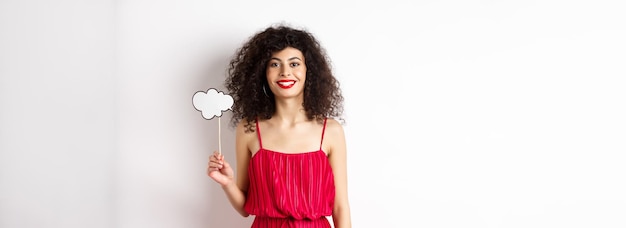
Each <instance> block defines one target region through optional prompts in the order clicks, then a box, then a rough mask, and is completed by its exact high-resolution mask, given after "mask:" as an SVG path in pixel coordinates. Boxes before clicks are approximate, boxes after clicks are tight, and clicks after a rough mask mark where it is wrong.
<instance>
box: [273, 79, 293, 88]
mask: <svg viewBox="0 0 626 228" xmlns="http://www.w3.org/2000/svg"><path fill="white" fill-rule="evenodd" d="M277 84H278V86H279V87H280V88H283V89H289V88H291V87H293V85H295V84H296V81H295V80H280V81H278V82H277Z"/></svg>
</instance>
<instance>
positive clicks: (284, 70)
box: [280, 67, 291, 77]
mask: <svg viewBox="0 0 626 228" xmlns="http://www.w3.org/2000/svg"><path fill="white" fill-rule="evenodd" d="M289 75H291V71H290V70H289V67H283V68H282V69H281V71H280V76H283V77H286V76H289Z"/></svg>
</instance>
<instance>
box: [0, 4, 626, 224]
mask: <svg viewBox="0 0 626 228" xmlns="http://www.w3.org/2000/svg"><path fill="white" fill-rule="evenodd" d="M625 11H626V6H625V4H624V3H621V1H617V0H616V1H602V0H601V1H564V0H561V1H556V0H548V1H487V0H485V1H459V0H456V1H377V2H374V1H372V2H369V3H368V2H363V1H353V2H347V1H345V2H337V1H303V2H300V1H285V2H283V1H274V2H272V1H269V2H268V1H189V0H183V1H180V0H179V1H173V0H169V1H168V0H160V1H140V0H126V1H111V0H108V1H107V0H91V1H78V0H73V1H72V0H66V1H55V2H50V1H42V0H39V1H36V0H31V1H17V0H2V1H0V227H2V228H30V227H63V228H68V227H72V228H73V227H77V228H78V227H80V228H82V227H103V228H104V227H106V228H108V227H119V228H135V227H155V228H156V227H163V228H180V227H185V228H192V227H247V226H249V224H250V223H251V221H252V218H251V217H250V218H241V217H240V216H239V215H238V214H237V213H236V212H235V211H234V210H233V209H232V208H231V207H230V205H229V204H228V201H227V200H226V198H225V197H224V194H223V192H222V191H221V189H220V188H219V186H217V184H215V183H213V182H212V181H211V180H210V179H209V178H208V177H206V174H205V168H206V161H207V157H208V156H209V154H210V153H211V152H212V151H213V150H216V149H217V147H218V140H217V139H218V131H217V129H218V122H219V123H221V129H222V148H223V150H224V153H225V155H226V157H227V159H230V160H231V161H232V162H234V153H233V148H234V145H233V144H234V134H233V129H232V128H230V126H229V125H228V120H229V118H230V115H229V113H226V114H225V116H224V117H222V118H221V119H213V120H210V121H209V120H204V119H203V118H202V117H201V115H200V112H197V111H196V110H195V109H194V108H193V106H192V103H191V98H192V96H193V94H194V93H195V92H196V91H200V90H207V89H208V88H217V89H219V90H223V89H224V88H223V80H224V76H225V70H226V67H227V63H228V60H229V58H230V57H231V55H232V54H233V53H234V51H235V49H236V48H238V47H239V46H240V45H241V43H242V42H243V41H245V40H246V39H247V38H248V37H249V36H251V35H252V34H254V33H256V32H258V31H260V30H261V29H263V28H265V27H266V26H268V25H270V24H273V23H276V22H281V21H285V22H288V23H289V24H291V25H295V26H300V27H305V28H307V29H308V30H309V31H311V32H313V33H314V34H315V35H316V36H317V37H318V38H319V40H320V42H321V43H322V45H323V46H324V47H325V48H326V49H327V51H328V54H329V56H330V57H331V59H332V60H333V67H334V70H335V73H336V75H337V77H338V78H339V80H340V82H341V86H342V89H343V92H344V96H345V99H346V100H345V118H346V125H345V126H344V127H345V132H346V137H347V143H348V153H349V157H348V159H349V161H348V166H349V167H348V171H349V195H350V203H351V208H352V221H353V227H357V228H360V227H428V228H435V227H437V228H438V227H442V228H443V227H480V228H486V227H507V228H509V227H533V228H537V227H546V228H553V227H603V228H609V227H626V216H625V215H626V194H624V192H626V166H625V165H624V164H625V163H626V154H625V153H626V140H625V139H626V118H624V116H626V89H624V88H625V87H626V82H625V79H624V77H625V76H626V67H625V63H626V54H625V53H626V42H624V40H626V14H624V12H625Z"/></svg>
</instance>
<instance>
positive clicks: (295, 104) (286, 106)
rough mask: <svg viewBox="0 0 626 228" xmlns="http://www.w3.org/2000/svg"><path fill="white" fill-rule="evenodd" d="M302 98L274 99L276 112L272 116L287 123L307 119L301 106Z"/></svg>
mask: <svg viewBox="0 0 626 228" xmlns="http://www.w3.org/2000/svg"><path fill="white" fill-rule="evenodd" d="M302 103H303V99H297V98H294V99H286V100H283V99H280V100H278V99H277V100H276V113H275V114H274V116H273V117H272V118H273V119H274V118H275V119H276V120H277V121H279V122H282V123H287V124H293V123H297V122H302V121H307V120H308V119H307V117H306V112H305V111H304V107H303V106H302Z"/></svg>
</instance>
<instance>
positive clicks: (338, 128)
mask: <svg viewBox="0 0 626 228" xmlns="http://www.w3.org/2000/svg"><path fill="white" fill-rule="evenodd" d="M326 131H327V132H328V133H330V134H333V136H343V134H344V133H343V125H342V124H341V123H340V122H339V121H337V120H336V119H332V118H328V120H326Z"/></svg>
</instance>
